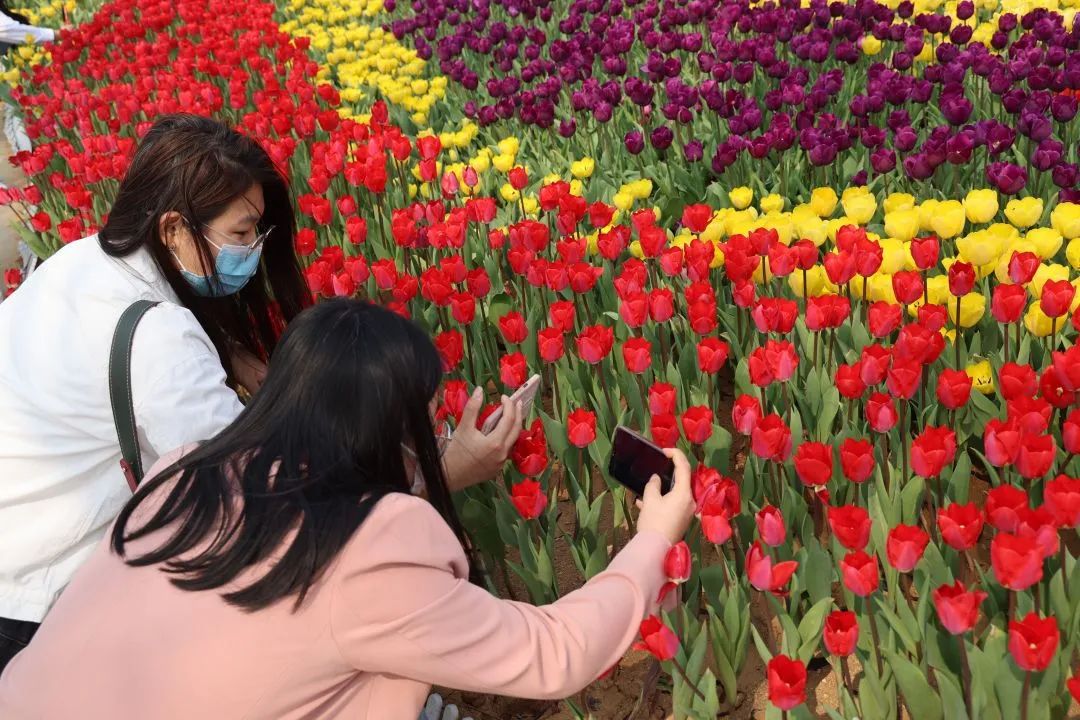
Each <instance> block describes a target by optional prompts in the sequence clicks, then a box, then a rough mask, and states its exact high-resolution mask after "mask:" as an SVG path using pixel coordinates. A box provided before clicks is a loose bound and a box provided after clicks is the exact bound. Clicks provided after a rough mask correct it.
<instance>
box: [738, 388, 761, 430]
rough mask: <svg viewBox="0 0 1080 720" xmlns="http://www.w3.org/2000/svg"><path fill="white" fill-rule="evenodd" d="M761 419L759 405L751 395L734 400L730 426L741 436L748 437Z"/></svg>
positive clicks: (744, 395)
mask: <svg viewBox="0 0 1080 720" xmlns="http://www.w3.org/2000/svg"><path fill="white" fill-rule="evenodd" d="M761 418H762V411H761V403H760V402H759V401H758V399H757V398H756V397H754V396H753V395H747V394H743V395H740V396H739V397H737V398H735V402H734V403H733V404H732V406H731V424H732V425H733V426H734V427H735V430H736V431H737V432H739V433H742V434H743V435H749V434H750V433H751V432H753V430H754V428H755V427H756V426H757V424H758V421H759V420H761Z"/></svg>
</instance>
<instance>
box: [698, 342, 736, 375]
mask: <svg viewBox="0 0 1080 720" xmlns="http://www.w3.org/2000/svg"><path fill="white" fill-rule="evenodd" d="M730 352H731V348H730V347H729V346H728V344H727V343H726V342H724V341H723V340H720V339H719V338H711V337H710V338H705V339H703V340H701V341H700V342H698V344H697V358H698V368H699V369H700V370H701V372H703V373H706V374H708V375H713V374H715V373H718V372H720V368H722V367H724V363H725V362H727V359H728V354H729V353H730Z"/></svg>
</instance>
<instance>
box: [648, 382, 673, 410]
mask: <svg viewBox="0 0 1080 720" xmlns="http://www.w3.org/2000/svg"><path fill="white" fill-rule="evenodd" d="M675 396H676V392H675V386H674V385H669V384H668V383H653V384H652V386H651V387H650V388H649V414H651V415H674V414H675V402H676V397H675Z"/></svg>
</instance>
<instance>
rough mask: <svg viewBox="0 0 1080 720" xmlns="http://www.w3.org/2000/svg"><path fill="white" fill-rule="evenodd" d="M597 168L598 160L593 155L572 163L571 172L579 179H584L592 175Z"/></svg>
mask: <svg viewBox="0 0 1080 720" xmlns="http://www.w3.org/2000/svg"><path fill="white" fill-rule="evenodd" d="M595 169H596V161H595V160H593V159H592V158H591V157H583V158H581V159H580V160H578V161H577V162H575V163H573V164H571V165H570V174H571V175H573V176H574V177H576V178H577V179H578V180H584V179H585V178H588V177H592V174H593V171H594V170H595Z"/></svg>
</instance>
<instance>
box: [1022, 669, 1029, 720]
mask: <svg viewBox="0 0 1080 720" xmlns="http://www.w3.org/2000/svg"><path fill="white" fill-rule="evenodd" d="M1030 692H1031V671H1030V670H1029V671H1028V672H1026V673H1024V689H1023V691H1021V693H1020V720H1027V716H1028V695H1029V694H1030Z"/></svg>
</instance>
